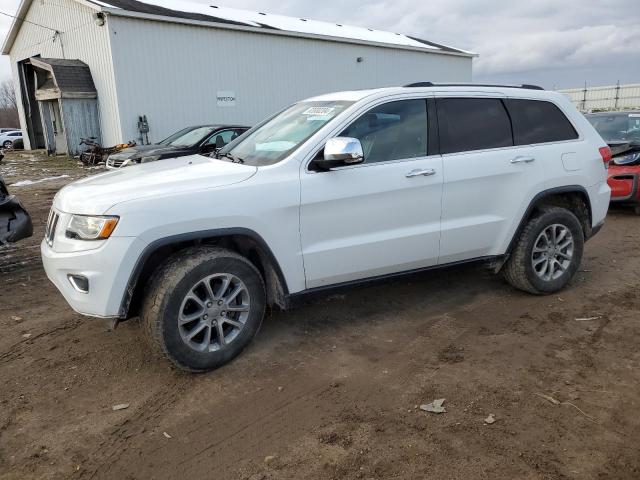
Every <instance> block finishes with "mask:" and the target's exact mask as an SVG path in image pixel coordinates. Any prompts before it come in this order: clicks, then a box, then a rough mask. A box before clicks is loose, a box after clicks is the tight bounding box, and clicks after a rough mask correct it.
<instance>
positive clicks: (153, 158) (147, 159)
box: [140, 155, 160, 163]
mask: <svg viewBox="0 0 640 480" xmlns="http://www.w3.org/2000/svg"><path fill="white" fill-rule="evenodd" d="M159 158H160V155H149V156H148V157H142V158H141V159H140V163H147V162H155V161H156V160H158V159H159Z"/></svg>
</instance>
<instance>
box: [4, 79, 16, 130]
mask: <svg viewBox="0 0 640 480" xmlns="http://www.w3.org/2000/svg"><path fill="white" fill-rule="evenodd" d="M18 123H19V122H18V102H17V100H16V91H15V89H14V88H13V82H12V81H11V80H4V81H3V82H1V83H0V127H16V126H18Z"/></svg>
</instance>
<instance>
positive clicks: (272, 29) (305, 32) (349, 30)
mask: <svg viewBox="0 0 640 480" xmlns="http://www.w3.org/2000/svg"><path fill="white" fill-rule="evenodd" d="M76 1H78V2H79V3H82V4H84V5H88V6H91V7H92V8H95V9H96V10H97V11H103V12H105V13H107V14H113V15H120V16H130V17H136V18H148V19H156V20H163V21H176V22H189V23H190V22H195V23H198V24H203V25H206V24H210V25H211V26H214V27H218V28H231V29H240V30H250V31H255V32H262V33H272V34H285V35H287V34H288V35H295V36H300V37H308V38H321V39H326V40H333V41H341V42H349V43H360V44H371V45H377V46H386V47H392V48H401V49H410V50H418V51H424V52H425V53H426V52H428V53H439V54H448V55H458V56H465V57H473V56H476V54H475V53H473V52H469V51H466V50H462V49H459V48H454V47H450V46H447V45H443V44H440V43H435V42H431V41H429V40H423V39H421V38H417V37H413V36H409V35H403V34H400V33H394V32H386V31H382V30H375V29H372V28H364V27H354V26H349V25H343V24H339V23H330V22H320V21H317V20H311V19H307V18H295V17H288V16H284V15H272V14H269V13H264V12H254V11H249V10H240V9H235V8H227V7H220V6H215V5H207V4H202V3H195V2H193V1H189V0H145V1H144V2H142V1H138V0H76ZM32 2H33V0H21V3H20V6H19V7H18V12H17V14H16V16H17V17H24V15H26V13H27V12H28V9H29V6H30V5H31V3H32ZM21 24H22V21H20V20H17V19H14V22H13V23H12V25H11V28H10V30H9V32H8V34H7V37H6V39H5V42H4V45H3V47H2V52H3V53H5V54H7V53H9V50H10V49H11V46H12V44H13V41H14V40H15V36H16V35H17V32H18V30H19V27H20V25H21Z"/></svg>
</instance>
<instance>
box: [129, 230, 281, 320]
mask: <svg viewBox="0 0 640 480" xmlns="http://www.w3.org/2000/svg"><path fill="white" fill-rule="evenodd" d="M232 235H236V236H244V237H248V238H250V239H251V240H253V241H254V242H256V244H258V246H259V247H260V248H261V250H262V252H263V253H264V254H265V255H266V256H267V257H268V260H269V262H270V263H271V265H272V266H273V269H274V270H275V273H276V275H277V277H278V281H279V282H280V285H281V286H282V289H283V293H284V294H285V295H288V294H289V289H288V286H287V281H286V279H285V277H284V274H283V272H282V268H281V267H280V263H278V260H277V259H276V257H275V255H274V254H273V252H272V251H271V248H270V247H269V245H267V242H265V240H264V239H263V238H262V237H261V236H260V235H259V234H258V233H257V232H255V231H253V230H250V229H248V228H217V229H212V230H198V231H195V232H186V233H180V234H177V235H170V236H168V237H163V238H159V239H157V240H154V241H153V242H151V243H149V244H148V245H147V246H146V247H145V248H144V250H143V251H142V253H141V254H140V255H139V256H138V259H137V260H136V263H135V265H134V267H133V270H132V271H131V274H130V275H129V280H128V281H127V286H126V288H125V291H124V294H123V296H122V300H121V302H120V309H119V315H118V316H119V318H121V319H123V318H127V314H128V313H129V307H130V304H131V300H132V299H133V294H134V291H135V289H136V286H137V284H138V281H139V279H140V275H141V273H142V270H143V269H144V266H145V264H146V262H147V260H149V258H150V257H151V255H153V253H154V252H156V251H157V250H158V249H160V248H162V247H166V246H169V245H176V244H179V243H183V242H190V241H194V240H209V239H215V238H222V237H229V236H232Z"/></svg>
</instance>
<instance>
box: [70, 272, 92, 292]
mask: <svg viewBox="0 0 640 480" xmlns="http://www.w3.org/2000/svg"><path fill="white" fill-rule="evenodd" d="M76 276H78V277H84V276H83V275H73V274H71V273H70V274H68V275H67V279H68V280H69V283H70V284H71V286H72V287H73V289H74V290H75V291H76V292H79V293H84V294H87V293H89V289H87V290H83V289H82V288H80V287H79V286H78V284H77V283H76V279H75V277H76ZM84 278H85V279H86V280H87V285H89V279H87V277H84Z"/></svg>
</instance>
